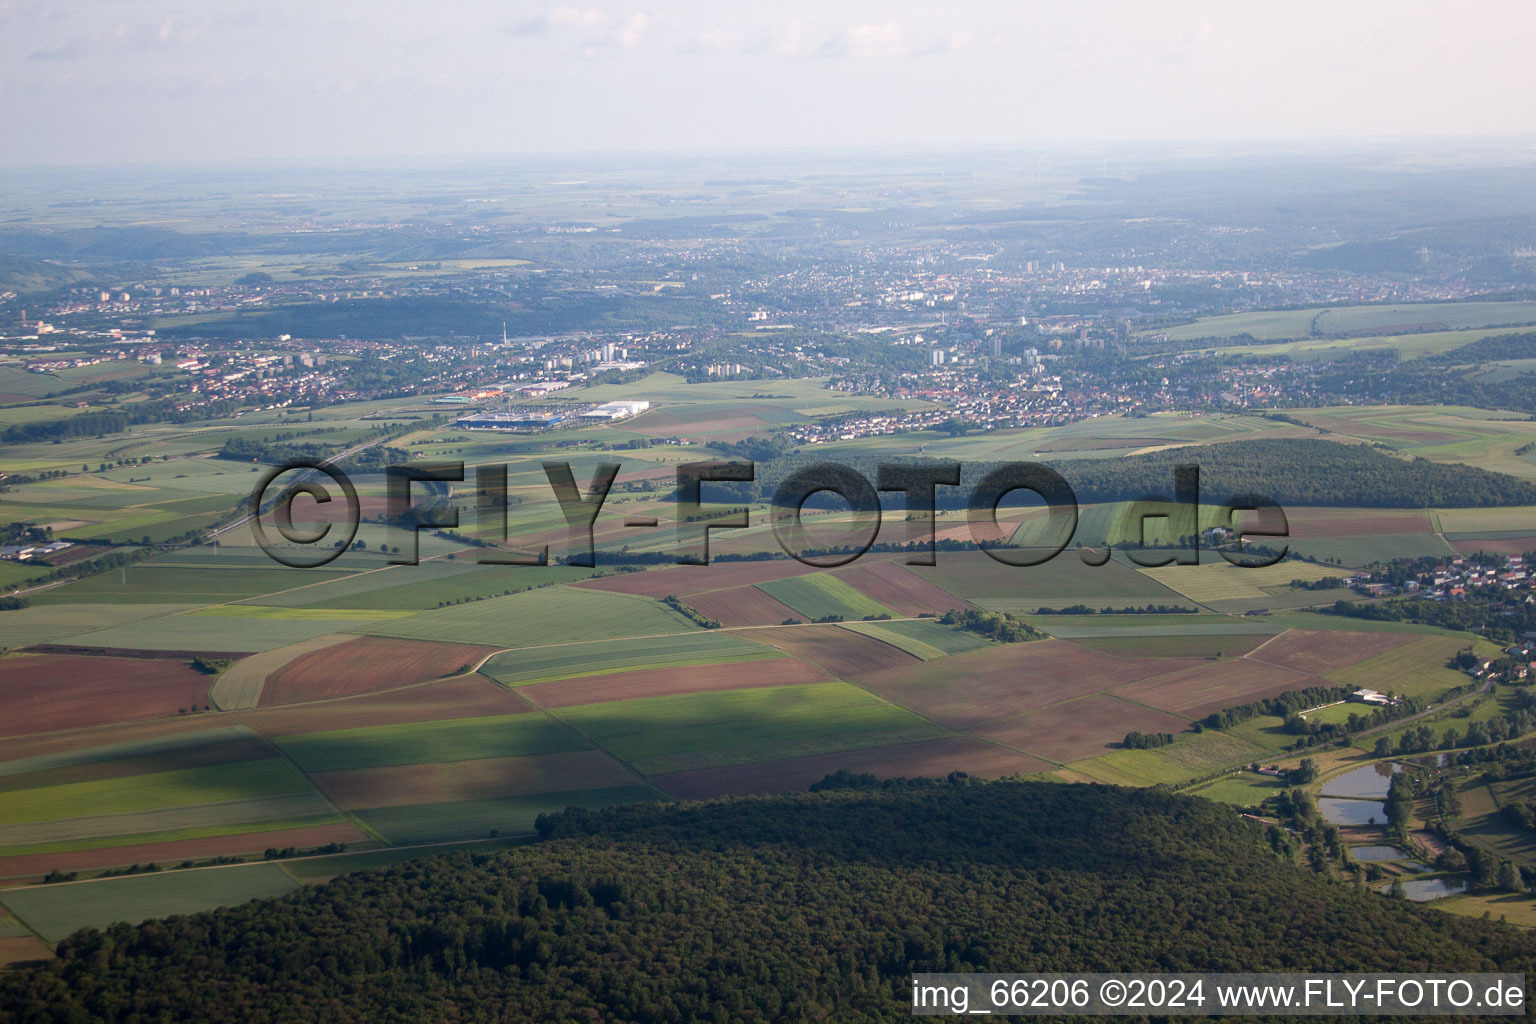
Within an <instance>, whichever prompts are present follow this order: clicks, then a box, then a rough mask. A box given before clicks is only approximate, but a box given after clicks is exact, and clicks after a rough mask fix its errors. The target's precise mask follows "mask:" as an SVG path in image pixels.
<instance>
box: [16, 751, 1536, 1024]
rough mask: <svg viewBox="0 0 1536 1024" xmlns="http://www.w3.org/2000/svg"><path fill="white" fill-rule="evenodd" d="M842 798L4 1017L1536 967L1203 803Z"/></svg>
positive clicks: (580, 848) (419, 874) (469, 885)
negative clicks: (933, 977) (1010, 977)
mask: <svg viewBox="0 0 1536 1024" xmlns="http://www.w3.org/2000/svg"><path fill="white" fill-rule="evenodd" d="M818 788H819V789H820V790H821V791H820V792H818V793H814V794H813V793H802V794H796V795H789V796H780V797H759V798H740V799H727V800H720V801H714V802H710V803H685V804H670V805H661V804H649V805H633V806H629V807H623V808H617V809H613V810H609V811H603V812H596V813H594V812H586V811H577V810H568V811H566V812H565V813H564V814H560V815H553V816H545V817H543V818H541V819H540V822H539V832H540V834H541V838H540V840H539V841H537V842H535V843H533V844H531V845H528V846H524V847H519V848H513V849H507V850H503V851H497V852H463V853H456V854H450V855H443V856H438V857H434V858H430V859H425V860H420V861H414V862H409V863H406V864H402V865H399V866H396V867H393V868H389V869H384V870H378V871H372V872H364V873H359V874H354V875H347V876H343V877H340V878H337V879H336V880H334V881H332V882H330V883H327V884H325V885H321V886H316V887H312V888H306V889H303V890H300V891H299V892H296V893H294V894H291V895H289V896H286V897H282V898H279V899H275V900H264V901H257V902H253V903H249V904H246V905H244V906H240V907H234V908H230V909H225V910H219V911H214V912H210V913H202V914H196V915H192V916H186V917H172V918H168V919H165V920H162V921H152V922H147V923H145V924H142V925H138V926H128V925H115V926H113V927H111V928H110V929H108V930H107V931H105V932H101V931H94V930H85V931H81V932H78V933H76V934H75V935H73V936H71V937H70V938H68V939H66V940H65V941H64V942H63V943H62V944H61V945H60V947H59V956H58V958H57V959H56V960H54V961H50V962H47V963H45V964H42V965H40V966H37V967H33V968H29V969H27V970H26V971H24V972H17V973H12V974H9V975H5V976H3V977H0V1020H4V1021H18V1022H19V1021H25V1022H29V1024H30V1022H35V1024H43V1022H63V1021H79V1020H88V1019H94V1020H110V1021H115V1022H118V1024H131V1022H140V1021H161V1020H176V1021H252V1022H263V1021H283V1022H291V1021H311V1020H314V1021H318V1020H333V1021H420V1020H456V1021H507V1020H530V1021H531V1020H549V1021H606V1022H646V1024H650V1022H656V1024H660V1022H679V1021H722V1022H724V1021H774V1022H781V1021H782V1022H808V1021H823V1020H837V1021H855V1022H869V1021H896V1020H904V1019H906V1018H907V1017H908V1016H909V1010H908V1009H907V1007H906V1005H905V1002H904V999H905V997H906V991H907V986H908V984H909V983H910V975H911V974H912V972H914V971H1047V972H1050V971H1094V970H1110V969H1114V970H1128V971H1130V970H1136V971H1179V970H1188V971H1248V970H1251V971H1285V970H1325V971H1330V972H1352V971H1367V970H1375V971H1425V970H1434V971H1460V970H1486V971H1511V972H1516V971H1525V972H1527V973H1530V972H1532V970H1533V968H1536V963H1533V954H1536V937H1532V936H1531V935H1530V934H1529V933H1527V932H1523V931H1520V930H1517V929H1515V928H1513V927H1509V926H1506V925H1503V924H1501V923H1493V922H1489V921H1479V920H1472V919H1464V918H1458V917H1454V916H1452V915H1448V914H1441V913H1438V912H1436V911H1433V910H1429V909H1424V908H1420V907H1417V906H1414V905H1411V904H1408V903H1406V902H1404V901H1401V900H1390V899H1387V898H1384V897H1382V896H1380V895H1377V894H1374V893H1371V892H1368V891H1365V890H1364V889H1363V888H1360V887H1357V886H1353V885H1348V884H1344V883H1340V882H1336V881H1332V880H1329V879H1328V878H1325V877H1322V876H1319V875H1315V874H1312V873H1310V872H1307V871H1305V870H1304V869H1302V868H1301V867H1299V866H1297V865H1295V864H1293V863H1292V862H1291V860H1290V859H1289V858H1288V857H1286V856H1284V855H1283V854H1282V853H1277V852H1276V849H1277V848H1278V849H1281V850H1284V849H1286V848H1287V844H1286V843H1284V842H1283V841H1282V842H1273V840H1274V839H1275V838H1276V837H1270V836H1266V834H1265V833H1264V831H1263V830H1262V828H1261V827H1260V826H1258V825H1255V824H1253V823H1250V822H1247V821H1245V820H1244V819H1242V818H1241V817H1239V816H1238V815H1236V814H1234V813H1233V811H1232V810H1231V809H1230V808H1227V807H1224V806H1221V805H1218V804H1214V803H1209V802H1206V801H1203V800H1199V799H1195V798H1190V797H1181V796H1175V795H1170V794H1167V793H1164V792H1160V791H1156V790H1125V789H1118V788H1113V787H1106V786H1098V785H1078V786H1062V785H1052V784H1044V783H1023V782H996V783H985V784H982V783H976V782H974V781H973V780H970V779H968V778H966V777H964V776H963V775H960V774H958V773H957V774H954V775H951V776H950V777H949V778H948V779H947V780H943V781H933V780H913V781H887V782H885V783H877V782H875V781H874V780H873V779H871V778H866V777H864V776H859V775H852V774H850V773H841V774H840V775H834V776H829V777H828V779H827V780H824V783H823V784H822V785H820V786H819V787H818ZM1280 838H1283V837H1280Z"/></svg>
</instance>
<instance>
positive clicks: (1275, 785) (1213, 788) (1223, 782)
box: [1189, 772, 1288, 807]
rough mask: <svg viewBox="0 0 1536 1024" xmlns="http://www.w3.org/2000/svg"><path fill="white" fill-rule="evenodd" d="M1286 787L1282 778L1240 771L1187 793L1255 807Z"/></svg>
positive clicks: (1236, 804) (1225, 802)
mask: <svg viewBox="0 0 1536 1024" xmlns="http://www.w3.org/2000/svg"><path fill="white" fill-rule="evenodd" d="M1286 788H1288V787H1287V786H1286V783H1285V780H1284V779H1274V778H1270V777H1269V776H1267V775H1254V774H1251V773H1249V772H1240V773H1238V774H1236V775H1229V776H1227V777H1226V778H1223V779H1217V780H1216V781H1215V782H1213V783H1211V784H1210V785H1209V786H1201V787H1200V788H1199V789H1192V790H1189V794H1190V795H1191V796H1200V797H1204V798H1205V799H1207V800H1216V801H1218V802H1220V803H1224V804H1233V805H1235V806H1237V807H1257V806H1258V805H1259V804H1261V803H1263V802H1264V801H1265V800H1267V799H1268V798H1269V797H1272V796H1274V795H1275V794H1277V793H1281V792H1283V791H1284V790H1285V789H1286Z"/></svg>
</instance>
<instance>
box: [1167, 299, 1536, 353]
mask: <svg viewBox="0 0 1536 1024" xmlns="http://www.w3.org/2000/svg"><path fill="white" fill-rule="evenodd" d="M1531 323H1536V303H1530V302H1422V303H1413V304H1406V305H1396V306H1330V307H1324V308H1316V309H1289V310H1279V311H1273V312H1259V313H1236V314H1232V315H1229V316H1210V317H1202V318H1200V319H1198V320H1196V321H1194V322H1193V323H1189V324H1182V325H1180V326H1178V327H1173V328H1169V329H1167V330H1165V331H1163V332H1161V333H1165V334H1167V335H1168V337H1169V338H1170V339H1173V340H1175V341H1193V340H1198V339H1201V338H1233V337H1237V336H1238V335H1242V334H1247V335H1250V336H1252V337H1254V338H1256V339H1258V340H1259V341H1283V340H1287V339H1292V338H1306V337H1309V336H1312V335H1321V334H1331V333H1342V332H1345V331H1368V330H1373V329H1380V328H1387V327H1397V326H1400V325H1403V326H1409V327H1413V326H1418V325H1424V326H1423V327H1421V328H1420V330H1421V332H1422V331H1424V330H1437V331H1447V330H1467V329H1469V328H1478V327H1498V326H1503V325H1507V324H1531ZM1430 325H1433V326H1432V327H1431V326H1430ZM1469 333H1473V334H1475V335H1476V337H1478V338H1480V337H1483V336H1484V334H1485V333H1486V332H1481V331H1473V332H1469ZM1352 340H1362V339H1352ZM1472 340H1476V338H1468V339H1467V340H1466V341H1458V342H1457V343H1456V345H1464V344H1466V343H1467V341H1472ZM1456 345H1451V346H1448V347H1452V348H1454V347H1456Z"/></svg>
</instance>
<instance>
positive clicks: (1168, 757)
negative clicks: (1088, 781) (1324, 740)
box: [1067, 729, 1267, 786]
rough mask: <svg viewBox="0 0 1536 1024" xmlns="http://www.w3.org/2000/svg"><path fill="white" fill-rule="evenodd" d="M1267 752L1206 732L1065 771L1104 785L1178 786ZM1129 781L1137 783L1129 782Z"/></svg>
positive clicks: (1118, 752) (1114, 754)
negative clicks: (1099, 781) (1164, 784)
mask: <svg viewBox="0 0 1536 1024" xmlns="http://www.w3.org/2000/svg"><path fill="white" fill-rule="evenodd" d="M1266 753H1267V752H1266V751H1264V750H1263V749H1261V748H1259V747H1257V746H1255V745H1254V744H1252V743H1248V742H1246V741H1245V740H1243V739H1241V738H1239V737H1237V736H1233V735H1231V734H1230V733H1226V732H1219V731H1217V730H1214V729H1207V730H1206V731H1205V732H1201V733H1190V734H1180V735H1179V736H1178V738H1177V739H1175V740H1174V742H1173V743H1171V744H1169V745H1168V746H1166V747H1157V748H1156V749H1153V750H1112V751H1110V752H1109V753H1107V754H1100V755H1098V756H1097V757H1090V758H1088V759H1086V760H1083V761H1073V762H1072V763H1071V764H1069V765H1067V768H1068V769H1070V770H1072V771H1076V772H1080V773H1082V774H1084V775H1087V776H1090V777H1092V778H1096V779H1099V780H1101V781H1104V782H1116V783H1120V784H1125V785H1140V786H1145V785H1149V784H1153V783H1159V782H1165V783H1178V782H1186V781H1188V780H1190V779H1194V778H1199V777H1200V776H1203V775H1209V774H1210V773H1211V772H1214V771H1218V770H1220V769H1222V768H1228V767H1231V766H1234V765H1239V764H1244V763H1246V762H1249V761H1254V760H1257V759H1261V758H1262V757H1263V756H1264V755H1265V754H1266ZM1131 779H1137V780H1140V781H1138V782H1130V781H1129V780H1131Z"/></svg>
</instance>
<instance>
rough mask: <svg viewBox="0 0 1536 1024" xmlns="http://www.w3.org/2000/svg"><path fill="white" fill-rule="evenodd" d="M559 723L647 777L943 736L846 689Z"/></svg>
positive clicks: (709, 698) (650, 701) (610, 707)
mask: <svg viewBox="0 0 1536 1024" xmlns="http://www.w3.org/2000/svg"><path fill="white" fill-rule="evenodd" d="M560 717H561V718H562V719H563V720H564V721H567V722H569V723H570V724H571V725H573V726H575V727H576V728H577V729H579V730H580V731H581V732H582V733H583V734H584V735H586V736H589V737H591V738H592V739H593V740H594V741H595V742H597V743H598V744H600V745H601V746H603V747H604V748H605V749H607V750H609V751H611V752H612V753H613V754H615V755H616V756H617V757H619V758H620V759H622V760H624V761H625V762H627V763H629V764H632V765H633V766H634V767H635V768H636V770H637V771H640V772H641V773H642V774H646V775H659V774H664V773H667V772H677V771H685V770H688V769H695V768H713V767H718V766H721V765H728V764H743V763H749V762H752V761H766V760H773V759H778V758H784V757H794V756H801V755H806V754H818V753H825V752H830V751H835V750H843V749H854V748H857V747H863V746H877V745H883V744H890V743H899V742H906V741H912V740H921V739H929V738H933V737H936V736H941V735H944V734H945V733H946V730H945V729H943V728H941V727H939V726H936V725H934V724H933V723H931V722H928V721H925V720H923V719H921V718H919V717H917V716H916V715H914V714H912V713H911V712H909V711H905V710H903V709H901V708H899V707H896V706H894V705H892V704H889V703H887V702H885V701H883V700H881V699H879V698H878V697H876V696H874V695H873V694H871V693H869V692H867V691H865V690H862V689H859V688H858V687H855V686H850V685H848V684H846V683H815V684H809V685H801V686H777V687H763V688H753V689H744V690H730V691H723V692H713V693H699V694H687V695H681V696H674V697H652V698H646V699H641V700H628V701H617V702H613V703H608V704H593V705H585V706H581V707H573V708H565V709H562V710H561V711H560Z"/></svg>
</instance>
